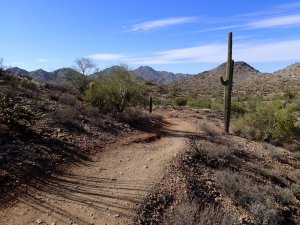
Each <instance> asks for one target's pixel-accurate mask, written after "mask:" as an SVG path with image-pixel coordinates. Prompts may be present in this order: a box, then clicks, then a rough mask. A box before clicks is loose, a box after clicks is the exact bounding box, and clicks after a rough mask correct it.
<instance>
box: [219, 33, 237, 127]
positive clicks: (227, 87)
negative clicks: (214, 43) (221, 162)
mask: <svg viewBox="0 0 300 225" xmlns="http://www.w3.org/2000/svg"><path fill="white" fill-rule="evenodd" d="M233 66H234V61H233V60H232V32H229V33H228V56H227V65H226V80H224V79H223V77H222V76H220V80H221V83H222V84H223V85H224V131H225V132H226V133H229V123H230V114H231V91H232V83H233V82H232V81H233Z"/></svg>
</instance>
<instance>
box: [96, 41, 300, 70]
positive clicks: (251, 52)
mask: <svg viewBox="0 0 300 225" xmlns="http://www.w3.org/2000/svg"><path fill="white" fill-rule="evenodd" d="M299 52H300V39H293V40H285V41H278V40H275V41H274V40H273V41H271V40H265V41H260V42H257V41H256V42H250V41H248V42H244V43H237V44H235V45H234V46H233V58H234V59H235V60H236V61H246V62H250V63H251V62H279V61H299V60H300V55H299ZM226 53H227V44H226V43H224V44H220V43H210V44H204V45H197V46H192V47H188V48H178V49H170V50H165V51H159V52H154V53H152V54H150V55H146V56H145V55H144V56H140V57H131V56H124V55H121V54H107V55H108V56H109V55H112V56H115V57H110V58H109V57H106V58H105V60H111V61H118V63H120V62H121V63H127V64H133V65H154V64H156V65H158V64H189V63H221V62H224V61H225V60H226ZM96 55H100V56H101V57H100V58H98V59H101V60H104V58H103V57H102V55H103V54H95V56H96ZM117 56H119V57H117ZM95 59H96V58H95Z"/></svg>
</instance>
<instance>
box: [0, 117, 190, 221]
mask: <svg viewBox="0 0 300 225" xmlns="http://www.w3.org/2000/svg"><path fill="white" fill-rule="evenodd" d="M166 121H167V122H168V123H169V125H168V126H167V127H166V128H165V129H164V130H163V131H162V132H161V133H160V134H161V138H160V139H159V140H155V141H152V142H150V143H144V142H140V141H135V140H139V137H138V135H137V136H135V137H130V138H127V139H126V140H121V141H120V143H115V144H112V145H110V146H108V147H107V148H106V149H105V150H104V151H102V152H101V153H99V154H98V155H97V156H95V157H94V158H93V160H92V162H88V163H86V164H85V165H82V164H80V165H74V166H72V167H69V168H68V169H66V171H65V172H64V173H63V174H60V175H53V176H52V177H51V178H50V179H47V180H39V181H38V182H36V183H35V184H34V185H33V186H34V187H33V188H32V190H31V191H29V192H28V194H25V195H22V196H21V197H19V199H18V200H17V202H16V203H15V204H14V205H13V206H11V207H9V208H6V209H3V210H2V211H1V212H0V216H1V224H6V225H12V224H13V225H19V224H20V225H21V224H22V225H24V224H56V225H57V224H83V225H87V224H95V225H96V224H110V225H112V224H131V223H132V219H133V216H134V210H135V208H136V207H138V205H139V204H140V203H141V202H142V201H143V200H144V198H145V197H146V196H147V194H148V193H149V192H150V190H151V188H152V187H153V185H154V184H155V183H156V182H158V181H159V180H160V179H161V178H162V176H163V175H164V172H165V170H166V168H167V167H168V165H169V163H170V162H171V161H172V158H173V157H175V155H176V154H177V153H178V152H180V151H182V150H183V149H184V148H185V147H186V144H187V141H188V139H189V137H190V136H191V135H195V131H196V129H195V126H194V125H193V124H191V123H188V122H185V121H182V120H181V119H174V118H168V119H167V120H166Z"/></svg>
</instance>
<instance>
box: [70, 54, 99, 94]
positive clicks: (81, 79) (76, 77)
mask: <svg viewBox="0 0 300 225" xmlns="http://www.w3.org/2000/svg"><path fill="white" fill-rule="evenodd" d="M93 72H96V64H95V63H94V62H93V61H92V60H91V59H90V58H85V57H82V58H78V59H76V60H75V66H74V67H73V69H68V70H67V71H66V76H65V79H66V80H67V81H68V82H69V83H70V84H71V85H73V86H74V88H75V89H76V90H78V91H79V93H81V94H83V93H84V92H85V91H86V90H87V89H88V82H89V79H88V76H89V75H90V74H92V73H93Z"/></svg>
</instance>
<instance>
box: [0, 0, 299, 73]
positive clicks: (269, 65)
mask: <svg viewBox="0 0 300 225" xmlns="http://www.w3.org/2000/svg"><path fill="white" fill-rule="evenodd" d="M0 6H1V13H0V28H1V35H0V58H3V59H4V63H5V64H6V65H7V66H18V67H21V68H24V69H27V70H36V69H39V68H42V69H45V70H48V71H52V70H55V69H58V68H61V67H69V66H72V65H73V64H74V60H75V59H76V58H77V57H82V56H84V57H90V58H92V59H93V60H94V61H95V63H96V64H97V65H98V67H99V69H104V68H106V67H109V66H112V65H115V64H121V63H125V64H128V66H129V68H132V69H134V68H137V67H138V66H141V65H147V66H151V67H153V68H154V69H156V70H167V71H171V72H183V73H198V72H202V71H204V70H208V69H212V68H213V67H215V66H217V65H219V64H220V63H222V62H225V61H226V49H227V33H228V32H229V31H232V32H233V46H234V49H233V58H234V60H235V61H240V60H241V61H246V62H248V63H249V64H250V65H252V66H254V67H255V68H257V69H259V70H261V71H262V72H272V71H275V70H277V69H280V68H283V67H285V66H287V65H289V64H291V63H295V62H299V61H300V1H287V0H285V1H279V0H272V1H270V0H264V1H261V0H252V1H245V0H232V1H225V0H219V1H217V0H210V1H200V0H186V1H179V0H170V1H164V0H151V1H150V0H127V1H122V0H18V1H17V0H1V2H0Z"/></svg>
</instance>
